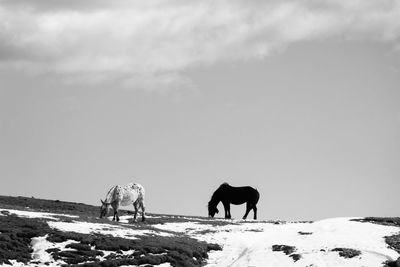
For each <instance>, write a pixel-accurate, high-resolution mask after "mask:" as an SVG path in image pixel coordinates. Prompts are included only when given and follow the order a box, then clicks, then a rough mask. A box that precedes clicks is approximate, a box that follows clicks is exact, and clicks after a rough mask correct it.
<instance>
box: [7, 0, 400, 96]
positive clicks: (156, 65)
mask: <svg viewBox="0 0 400 267" xmlns="http://www.w3.org/2000/svg"><path fill="white" fill-rule="evenodd" d="M15 2H17V3H15ZM38 2H40V3H38ZM68 3H70V4H68ZM83 5H84V6H83ZM399 37H400V1H398V0H380V1H377V0H371V1H368V0H353V1H338V0H325V1H316V0H300V1H244V0H243V1H239V0H231V1H212V0H205V1H194V2H193V1H181V0H170V1H163V0H158V1H145V2H143V1H142V2H139V1H87V2H86V3H80V2H78V1H70V2H66V1H63V0H59V1H30V0H29V1H28V0H26V1H9V0H5V1H2V2H0V67H1V68H3V69H10V68H12V69H18V70H23V71H28V72H32V73H35V74H44V73H46V74H56V75H61V76H65V78H67V79H68V80H69V81H70V80H74V79H76V81H82V80H87V81H88V82H93V81H103V80H118V81H120V82H121V85H124V86H126V85H129V86H138V87H145V88H147V87H149V88H154V87H157V86H163V85H167V86H168V85H171V84H173V83H178V84H188V82H187V80H186V79H185V78H184V77H182V76H181V75H180V74H179V73H180V72H181V71H182V70H184V69H186V68H188V67H191V66H196V65H209V64H213V63H217V62H221V61H233V60H235V61H237V60H248V59H257V58H263V57H265V56H267V55H269V54H270V53H271V52H273V51H275V50H276V49H281V48H282V47H285V46H286V45H288V44H290V43H294V42H299V41H305V40H308V41H310V40H320V39H324V38H345V39H360V38H361V39H369V40H373V41H383V42H393V43H394V44H395V45H396V42H398V41H399ZM182 79H183V80H182Z"/></svg>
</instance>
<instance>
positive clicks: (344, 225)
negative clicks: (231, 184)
mask: <svg viewBox="0 0 400 267" xmlns="http://www.w3.org/2000/svg"><path fill="white" fill-rule="evenodd" d="M351 219H353V218H334V219H327V220H322V221H317V222H314V223H287V224H272V223H265V222H261V223H248V222H243V223H240V224H230V225H225V226H212V225H206V224H199V223H195V222H187V223H165V224H162V225H161V224H160V225H155V227H156V228H159V229H163V230H169V231H174V232H179V233H187V234H188V235H189V236H192V237H194V238H197V239H199V240H202V241H206V242H210V243H217V244H220V245H221V246H222V247H223V250H222V251H212V252H210V253H209V259H208V262H207V263H208V265H207V266H320V267H324V266H343V267H345V266H349V267H350V266H351V267H354V266H371V267H372V266H374V267H375V266H382V263H383V262H384V261H386V260H394V259H397V258H398V257H399V254H398V253H397V252H396V251H394V250H392V249H389V248H388V246H387V244H386V243H385V241H384V236H390V235H393V234H396V233H398V232H399V228H397V227H390V226H383V225H378V224H372V223H361V222H357V221H352V220H351ZM204 230H206V231H204ZM207 230H208V231H207ZM199 231H200V233H199ZM201 231H202V232H201ZM299 232H307V233H312V234H308V235H301V234H299ZM273 245H289V246H294V247H295V248H296V251H295V252H294V253H295V254H300V255H301V259H300V260H298V261H296V262H295V261H294V260H293V259H292V258H291V257H289V256H288V255H286V254H284V253H283V252H280V251H272V246H273ZM334 248H352V249H356V250H359V251H361V255H360V256H357V257H354V258H350V259H347V258H343V257H340V256H339V253H338V252H335V251H331V250H332V249H334Z"/></svg>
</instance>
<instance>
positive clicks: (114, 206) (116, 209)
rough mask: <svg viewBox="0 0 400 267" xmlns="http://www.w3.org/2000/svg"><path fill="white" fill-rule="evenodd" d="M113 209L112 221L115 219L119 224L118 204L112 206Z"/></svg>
mask: <svg viewBox="0 0 400 267" xmlns="http://www.w3.org/2000/svg"><path fill="white" fill-rule="evenodd" d="M113 209H114V218H113V221H115V219H116V220H117V222H119V216H118V209H119V204H115V205H113Z"/></svg>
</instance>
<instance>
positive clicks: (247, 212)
mask: <svg viewBox="0 0 400 267" xmlns="http://www.w3.org/2000/svg"><path fill="white" fill-rule="evenodd" d="M251 208H252V207H251V204H250V203H249V202H247V203H246V213H245V214H244V216H243V220H246V218H247V215H249V212H250V210H251Z"/></svg>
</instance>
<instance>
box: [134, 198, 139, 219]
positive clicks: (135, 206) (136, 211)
mask: <svg viewBox="0 0 400 267" xmlns="http://www.w3.org/2000/svg"><path fill="white" fill-rule="evenodd" d="M133 208H134V209H135V212H134V213H133V222H136V216H137V213H138V206H137V202H136V201H135V202H134V203H133Z"/></svg>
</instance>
